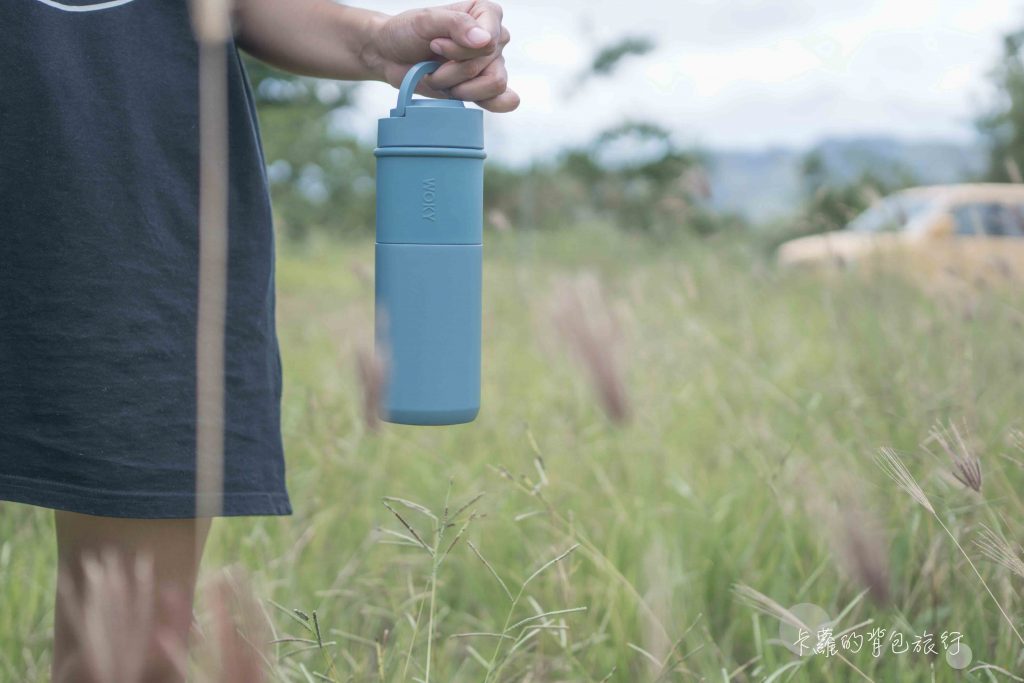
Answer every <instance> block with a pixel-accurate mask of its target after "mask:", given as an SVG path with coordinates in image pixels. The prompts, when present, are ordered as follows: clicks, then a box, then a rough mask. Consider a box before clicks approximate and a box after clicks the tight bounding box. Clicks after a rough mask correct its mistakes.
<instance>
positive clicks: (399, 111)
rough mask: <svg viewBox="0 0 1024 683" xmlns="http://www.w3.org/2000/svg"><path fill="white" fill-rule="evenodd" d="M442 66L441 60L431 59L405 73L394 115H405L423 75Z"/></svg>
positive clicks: (393, 111) (392, 112)
mask: <svg viewBox="0 0 1024 683" xmlns="http://www.w3.org/2000/svg"><path fill="white" fill-rule="evenodd" d="M440 66H441V62H435V61H429V62H420V63H419V64H416V65H415V66H413V67H412V68H411V69H409V71H408V72H406V74H405V78H403V79H402V85H401V87H399V88H398V106H397V107H395V108H394V109H393V110H392V111H391V115H392V116H405V107H406V106H407V105H408V104H409V102H410V100H412V96H413V93H415V92H416V86H418V85H419V84H420V81H421V80H423V77H424V76H426V75H427V74H432V73H434V72H435V71H437V70H438V69H439V68H440Z"/></svg>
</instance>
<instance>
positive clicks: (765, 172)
mask: <svg viewBox="0 0 1024 683" xmlns="http://www.w3.org/2000/svg"><path fill="white" fill-rule="evenodd" d="M814 149H815V150H816V151H818V152H819V153H820V154H821V155H822V156H823V158H824V160H825V163H826V165H827V168H828V169H829V171H830V173H831V174H833V176H834V177H835V178H836V179H837V180H838V181H844V180H851V179H853V178H856V177H857V176H858V175H860V173H861V172H862V171H864V170H865V169H873V170H874V171H875V172H877V173H883V174H884V173H895V172H898V171H899V170H903V171H906V172H909V174H910V176H911V177H913V178H914V179H915V180H916V182H917V183H918V184H922V185H930V184H938V183H952V182H959V181H963V180H969V179H971V178H976V177H977V176H978V175H979V174H981V173H982V171H983V169H984V166H985V154H984V150H983V149H982V148H981V147H980V145H974V146H972V145H961V144H957V143H949V142H907V141H902V140H898V139H894V138H884V137H874V138H843V139H826V140H824V141H822V142H821V143H820V144H818V145H816V146H815V147H814ZM809 151H810V150H807V149H803V150H801V149H791V148H781V147H780V148H769V149H763V150H750V151H747V150H718V151H716V150H711V151H710V152H709V153H708V155H707V156H708V160H709V166H710V168H709V169H708V172H709V179H710V183H711V191H712V200H711V201H712V205H713V206H715V207H716V208H718V209H721V210H724V211H734V212H737V213H740V214H742V215H744V216H746V217H748V218H750V219H751V220H753V221H755V222H762V221H765V220H771V219H773V218H781V217H784V216H786V215H789V214H791V213H792V212H793V211H794V210H796V209H797V208H798V207H799V205H800V200H801V188H800V163H801V161H802V159H803V158H804V156H805V155H806V154H807V153H808V152H809Z"/></svg>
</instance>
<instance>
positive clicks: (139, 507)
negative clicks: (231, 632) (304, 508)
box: [0, 475, 292, 519]
mask: <svg viewBox="0 0 1024 683" xmlns="http://www.w3.org/2000/svg"><path fill="white" fill-rule="evenodd" d="M20 479H23V480H24V482H25V483H22V482H18V481H14V479H13V478H12V477H10V476H5V475H0V501H9V502H12V503H25V504H28V505H35V506H37V507H43V508H49V509H51V510H63V511H67V512H77V513H80V514H85V515H95V516H99V517H122V518H133V519H193V518H194V517H195V509H196V495H195V494H194V493H160V492H143V493H122V492H112V491H89V490H74V489H71V488H69V487H67V486H64V485H61V484H60V483H58V482H51V481H42V480H34V479H33V480H29V479H24V478H20ZM290 514H292V506H291V502H290V500H289V498H288V494H287V492H279V493H268V492H262V491H254V492H225V494H224V504H223V509H222V511H221V513H220V514H219V515H216V516H217V517H246V516H257V515H258V516H279V515H290Z"/></svg>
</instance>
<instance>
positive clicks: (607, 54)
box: [569, 36, 657, 96]
mask: <svg viewBox="0 0 1024 683" xmlns="http://www.w3.org/2000/svg"><path fill="white" fill-rule="evenodd" d="M655 47H657V45H656V43H655V42H654V40H653V39H651V38H650V37H648V36H625V37H622V38H619V39H617V40H614V41H612V42H610V43H607V44H605V45H601V46H599V47H598V48H597V49H596V50H595V51H594V56H593V57H591V59H590V62H589V63H588V64H587V66H586V67H585V68H584V69H583V71H582V72H581V73H579V74H577V75H576V76H575V77H574V78H573V81H572V84H571V85H570V86H569V95H570V96H572V95H575V94H576V93H578V92H579V91H580V90H582V88H583V86H584V84H586V83H587V82H589V81H590V80H592V79H594V78H601V77H607V76H611V75H612V74H613V73H615V70H616V69H618V68H619V66H620V65H621V64H622V62H623V61H625V60H626V58H628V57H643V56H644V55H647V54H650V53H651V52H653V51H654V49H655Z"/></svg>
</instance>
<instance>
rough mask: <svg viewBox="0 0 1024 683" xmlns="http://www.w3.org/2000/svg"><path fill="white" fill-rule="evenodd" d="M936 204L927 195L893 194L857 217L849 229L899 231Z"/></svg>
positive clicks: (859, 230) (856, 230)
mask: <svg viewBox="0 0 1024 683" xmlns="http://www.w3.org/2000/svg"><path fill="white" fill-rule="evenodd" d="M934 206H935V202H934V201H933V200H931V199H928V198H925V197H911V196H906V195H893V196H892V197H886V198H885V199H883V200H882V201H880V202H878V203H877V204H875V205H874V206H872V207H871V208H870V209H868V210H867V211H865V212H864V213H862V214H861V215H860V216H858V217H857V218H855V219H854V220H853V221H852V222H851V223H850V225H849V229H850V230H853V231H855V232H899V231H901V230H903V229H904V228H906V227H907V225H909V224H910V223H911V222H912V221H913V220H914V219H915V218H917V217H918V216H920V215H922V214H924V213H925V212H927V211H929V210H931V209H932V208H933V207H934Z"/></svg>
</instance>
